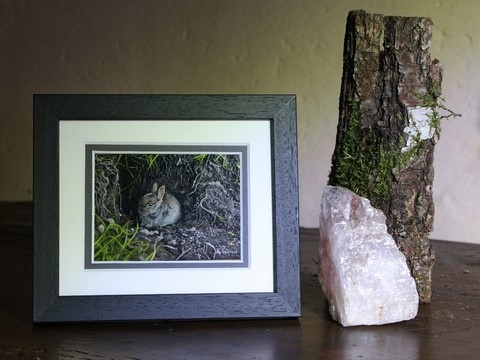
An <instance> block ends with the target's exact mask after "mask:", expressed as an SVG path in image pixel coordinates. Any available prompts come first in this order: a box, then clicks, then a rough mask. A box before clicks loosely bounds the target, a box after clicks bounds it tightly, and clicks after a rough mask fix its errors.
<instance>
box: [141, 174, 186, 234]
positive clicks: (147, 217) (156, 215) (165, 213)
mask: <svg viewBox="0 0 480 360" xmlns="http://www.w3.org/2000/svg"><path fill="white" fill-rule="evenodd" d="M138 214H139V215H140V225H141V226H143V227H145V228H150V229H151V228H159V227H162V226H165V225H170V224H173V223H175V222H177V221H178V220H179V219H180V216H181V211H180V203H179V202H178V200H177V199H176V198H175V196H173V195H171V194H169V193H167V192H166V191H165V185H162V186H160V187H158V184H157V183H154V184H153V186H152V192H150V193H148V194H145V195H143V196H142V198H141V199H140V201H139V202H138Z"/></svg>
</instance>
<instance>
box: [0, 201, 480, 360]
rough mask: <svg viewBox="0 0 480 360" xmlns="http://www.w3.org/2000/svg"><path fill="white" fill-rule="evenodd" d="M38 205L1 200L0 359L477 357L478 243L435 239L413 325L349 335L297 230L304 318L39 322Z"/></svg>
mask: <svg viewBox="0 0 480 360" xmlns="http://www.w3.org/2000/svg"><path fill="white" fill-rule="evenodd" d="M32 234H33V231H32V205H31V204H29V203H21V204H17V203H0V244H1V246H2V251H1V252H0V274H1V276H0V359H2V360H3V359H5V360H9V359H22V358H23V359H39V360H44V359H45V360H49V359H95V360H103V359H121V360H124V359H125V360H126V359H129V360H132V359H141V360H149V359H215V360H217V359H235V360H237V359H238V360H240V359H241V360H244V359H262V360H269V359H422V360H423V359H477V358H478V354H479V353H480V345H479V344H480V343H479V340H478V339H479V337H480V246H479V245H472V244H465V243H453V242H443V241H432V243H433V246H434V248H435V251H436V253H437V262H436V265H435V267H434V273H433V276H434V279H433V297H432V302H431V303H430V304H422V305H421V306H420V309H419V313H418V315H417V317H416V318H415V319H413V320H411V321H406V322H402V323H397V324H391V325H383V326H361V327H352V328H342V327H341V326H340V325H338V324H337V323H335V322H333V321H332V320H331V318H330V316H329V315H328V307H327V305H326V303H325V299H324V297H323V295H322V293H321V290H320V286H319V285H318V278H317V276H316V264H315V257H316V248H317V240H318V239H317V230H316V229H314V230H306V229H302V230H301V231H300V238H301V289H302V317H301V318H300V319H298V320H297V319H290V320H283V319H277V320H250V321H246V320H229V321H165V322H133V323H132V322H122V323H97V324H88V323H86V324H48V325H33V324H32V271H33V270H32V248H33V241H32Z"/></svg>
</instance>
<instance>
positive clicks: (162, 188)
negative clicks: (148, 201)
mask: <svg viewBox="0 0 480 360" xmlns="http://www.w3.org/2000/svg"><path fill="white" fill-rule="evenodd" d="M163 195H165V185H163V186H160V187H159V188H158V193H157V198H158V199H163Z"/></svg>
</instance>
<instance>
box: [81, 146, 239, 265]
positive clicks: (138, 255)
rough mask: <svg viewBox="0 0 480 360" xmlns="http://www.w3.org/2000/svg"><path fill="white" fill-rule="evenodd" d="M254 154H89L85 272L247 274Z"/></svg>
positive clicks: (227, 150)
mask: <svg viewBox="0 0 480 360" xmlns="http://www.w3.org/2000/svg"><path fill="white" fill-rule="evenodd" d="M247 150H248V147H247V145H244V146H239V145H235V146H234V145H230V146H229V145H224V146H198V145H197V146H188V145H178V146H172V145H170V146H166V145H163V146H162V145H156V146H144V145H143V146H141V145H87V146H86V162H87V163H86V169H87V171H86V182H85V183H86V186H87V187H86V203H87V205H86V216H85V219H86V221H87V231H86V237H85V246H86V247H85V249H86V250H85V254H86V256H85V267H86V268H123V267H129V268H133V267H245V266H248V216H247V214H246V209H248V181H247V178H248V170H247V169H248V152H247Z"/></svg>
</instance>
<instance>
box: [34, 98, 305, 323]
mask: <svg viewBox="0 0 480 360" xmlns="http://www.w3.org/2000/svg"><path fill="white" fill-rule="evenodd" d="M70 120H75V121H86V122H88V121H107V122H110V121H113V122H118V121H126V120H128V121H137V120H138V121H144V120H149V121H150V120H151V121H164V120H169V121H177V122H182V121H187V120H189V121H192V120H208V121H217V120H218V121H231V122H235V121H246V122H248V121H254V120H255V121H259V120H262V121H267V122H268V123H269V129H270V130H269V131H270V144H269V147H270V150H271V172H272V173H271V179H270V181H271V191H272V194H271V199H272V207H271V208H272V229H271V232H272V235H273V236H272V237H273V239H272V242H273V244H272V248H273V254H272V259H273V261H272V262H273V269H272V271H273V284H272V289H273V291H271V292H239V293H231V292H228V293H191V294H190V293H179V294H171V293H169V294H135V295H109V294H105V295H78V296H77V295H71V296H65V295H60V293H59V276H60V274H59V272H60V270H59V267H60V251H59V247H60V246H59V244H60V240H61V239H60V233H59V227H60V225H61V224H60V220H59V218H60V200H59V187H60V179H59V177H60V176H59V166H60V165H59V164H60V151H61V150H60V147H59V127H60V122H61V121H67V122H68V121H70ZM297 164H298V160H297V133H296V98H295V96H294V95H35V96H34V289H33V293H34V301H33V321H34V322H36V323H44V322H96V321H133V320H135V321H145V320H147V321H148V320H167V319H250V318H286V317H287V318H288V317H298V316H300V269H299V222H298V172H297ZM250 181H255V179H250ZM252 241H255V239H252ZM232 282H235V279H232Z"/></svg>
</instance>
